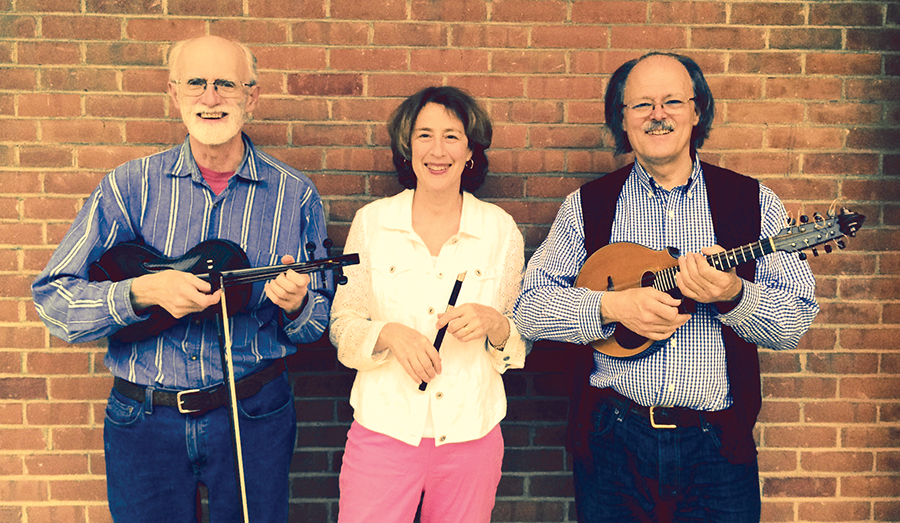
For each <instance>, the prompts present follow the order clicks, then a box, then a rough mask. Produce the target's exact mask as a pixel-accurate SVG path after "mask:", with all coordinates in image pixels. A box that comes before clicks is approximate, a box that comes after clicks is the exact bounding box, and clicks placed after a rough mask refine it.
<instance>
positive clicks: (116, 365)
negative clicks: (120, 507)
mask: <svg viewBox="0 0 900 523" xmlns="http://www.w3.org/2000/svg"><path fill="white" fill-rule="evenodd" d="M243 139H244V151H245V152H244V159H243V161H242V162H241V164H240V166H239V167H238V169H237V171H236V173H235V175H234V176H232V177H231V179H230V180H229V183H228V187H227V188H226V189H225V190H224V191H222V192H221V193H220V194H219V195H216V194H215V193H214V192H213V191H212V190H211V189H210V187H209V185H208V184H207V183H206V181H205V180H204V179H203V176H202V175H201V173H200V169H199V168H198V167H197V164H196V162H195V161H194V159H193V156H192V155H191V149H190V142H189V140H188V139H187V138H186V139H185V141H184V143H183V144H182V145H180V146H178V147H174V148H172V149H170V150H168V151H165V152H162V153H159V154H155V155H152V156H149V157H146V158H140V159H137V160H133V161H130V162H128V163H126V164H124V165H122V166H120V167H118V168H116V169H115V170H114V171H112V172H111V173H109V174H108V175H107V176H106V177H105V178H104V179H103V180H102V181H101V182H100V185H99V186H98V187H97V188H96V189H95V190H94V192H93V193H91V195H90V197H89V198H88V199H87V201H86V202H85V204H84V207H82V209H81V210H80V211H79V213H78V215H77V217H76V218H75V221H74V222H73V224H72V226H71V228H70V229H69V231H68V232H67V233H66V235H65V237H64V238H63V240H62V242H61V243H60V244H59V246H58V247H57V249H56V251H55V252H54V253H53V256H52V257H51V258H50V261H49V263H48V265H47V267H46V268H45V269H44V271H43V272H41V274H40V275H39V276H38V278H37V280H36V281H35V282H34V284H33V286H32V294H33V296H34V303H35V306H36V308H37V311H38V313H39V314H40V316H41V319H43V321H44V323H45V324H46V325H47V327H48V328H49V329H50V332H51V333H52V334H53V335H54V336H57V337H59V338H61V339H63V340H65V341H68V342H82V341H90V340H94V339H98V338H102V337H104V336H109V335H111V334H113V333H114V332H115V331H116V330H118V329H120V328H121V327H123V326H125V325H131V324H134V323H138V322H141V321H143V320H145V319H146V316H145V315H139V314H137V313H135V311H134V309H133V308H132V304H131V299H130V293H131V282H132V281H133V280H132V279H126V280H124V281H121V282H115V283H113V282H109V281H104V282H95V281H88V270H89V267H90V265H91V263H93V262H94V261H96V260H97V259H98V258H99V257H100V255H102V254H103V253H104V252H105V251H107V250H108V249H109V248H110V247H112V246H113V245H115V244H117V243H119V242H123V241H128V240H133V239H137V238H142V239H143V240H144V241H145V242H146V243H147V244H148V245H149V246H150V247H153V248H155V249H156V250H158V251H159V252H161V253H162V254H163V255H164V256H166V257H169V258H175V257H178V256H181V255H183V254H184V253H185V252H187V251H188V250H190V249H191V248H193V247H194V246H196V245H197V244H199V243H200V242H203V241H205V240H208V239H212V238H222V239H228V240H231V241H233V242H235V243H237V244H238V245H240V246H241V248H242V249H243V250H244V252H245V253H246V254H247V257H248V259H249V261H250V266H251V267H263V266H269V265H277V264H279V263H280V260H281V257H282V256H283V255H285V254H290V255H292V256H294V258H296V259H297V260H301V261H302V260H306V259H308V256H307V252H306V250H305V245H306V244H307V242H312V243H313V244H315V245H316V246H317V250H316V253H315V257H316V258H321V257H324V255H325V250H324V248H323V247H322V242H323V240H324V239H325V237H326V230H325V220H324V215H323V211H322V202H321V200H320V198H319V194H318V192H317V191H316V189H315V187H314V186H313V184H312V182H310V180H309V179H308V178H307V177H306V176H304V175H303V174H301V173H299V172H297V171H296V170H294V169H292V168H290V167H288V166H286V165H284V164H283V163H281V162H279V161H278V160H276V159H274V158H272V157H271V156H269V155H268V154H265V153H263V152H262V151H259V150H257V149H256V148H255V147H254V146H253V144H252V143H251V141H250V139H249V138H248V137H247V136H244V137H243ZM311 276H312V281H311V284H310V291H309V301H308V303H307V305H306V306H305V307H304V309H303V311H302V312H301V314H300V316H299V317H297V318H296V319H294V320H291V319H289V318H288V317H287V316H285V315H284V313H283V311H282V310H281V309H280V308H279V307H278V306H276V305H275V304H274V303H272V302H271V301H270V300H269V299H268V298H266V296H265V292H264V290H263V285H264V284H263V283H255V284H253V286H252V292H251V294H250V302H249V304H248V305H247V307H246V309H245V310H244V311H242V312H241V313H239V314H236V315H234V316H233V317H232V318H231V319H230V321H231V328H232V338H233V347H234V364H235V375H236V376H237V377H240V376H242V375H244V374H246V373H247V372H250V371H252V370H254V369H255V368H258V367H260V366H262V365H264V364H265V363H266V360H272V359H276V358H281V357H284V356H286V355H288V354H291V353H293V352H295V351H296V346H295V344H296V343H302V342H311V341H315V340H317V339H318V338H320V337H321V335H322V333H323V332H324V330H325V327H326V326H327V325H328V311H329V307H330V304H331V298H332V296H333V289H332V288H331V283H330V282H326V281H324V280H326V279H325V278H322V277H321V276H319V275H311ZM104 364H105V365H106V366H107V367H108V368H109V369H110V370H111V371H112V373H113V375H115V376H118V377H120V378H123V379H126V380H128V381H131V382H134V383H138V384H141V385H153V386H157V387H163V388H169V389H190V388H199V387H206V386H209V385H212V384H215V383H218V382H221V381H222V369H221V362H220V356H219V345H218V335H217V328H216V324H215V320H213V319H210V320H205V321H192V320H189V319H183V320H182V321H180V322H179V323H178V324H177V325H176V326H174V327H172V328H170V329H168V330H166V331H164V332H162V333H161V334H159V335H157V336H152V337H150V338H147V339H144V340H141V341H136V342H131V343H123V342H119V341H115V340H110V341H109V347H108V350H107V354H106V357H105V359H104Z"/></svg>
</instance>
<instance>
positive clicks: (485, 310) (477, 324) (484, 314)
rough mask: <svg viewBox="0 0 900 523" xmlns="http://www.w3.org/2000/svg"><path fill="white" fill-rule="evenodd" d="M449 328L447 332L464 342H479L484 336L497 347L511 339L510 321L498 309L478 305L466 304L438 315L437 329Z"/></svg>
mask: <svg viewBox="0 0 900 523" xmlns="http://www.w3.org/2000/svg"><path fill="white" fill-rule="evenodd" d="M444 325H446V326H447V332H448V333H450V334H452V335H453V337H454V338H456V339H458V340H459V341H462V342H467V341H472V340H477V339H479V338H481V337H483V336H487V337H488V341H490V342H491V345H494V346H495V347H497V346H501V345H503V344H504V343H505V342H506V339H507V338H509V320H507V319H506V316H504V315H502V314H500V311H498V310H497V309H495V308H493V307H490V306H487V305H481V304H478V303H464V304H462V305H460V306H458V307H451V308H450V310H448V311H447V312H445V313H443V314H438V322H437V328H438V329H440V328H441V327H443V326H444Z"/></svg>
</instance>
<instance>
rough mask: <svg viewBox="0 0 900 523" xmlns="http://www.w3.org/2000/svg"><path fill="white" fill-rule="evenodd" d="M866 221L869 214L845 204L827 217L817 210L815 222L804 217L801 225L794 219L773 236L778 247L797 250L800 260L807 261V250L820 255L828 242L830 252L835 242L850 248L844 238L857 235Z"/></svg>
mask: <svg viewBox="0 0 900 523" xmlns="http://www.w3.org/2000/svg"><path fill="white" fill-rule="evenodd" d="M865 221H866V217H865V216H863V215H862V214H858V213H855V212H853V211H850V210H849V209H847V208H846V207H842V208H841V212H840V213H839V214H835V213H834V212H833V211H829V212H828V214H827V215H826V216H822V215H821V214H819V213H815V214H813V219H812V221H810V220H809V217H807V216H801V217H800V224H799V225H798V224H797V223H796V221H792V222H791V224H790V226H789V227H785V228H784V229H782V230H781V232H780V233H779V234H778V236H775V237H774V238H772V243H773V245H774V248H775V250H778V251H785V252H797V253H799V257H800V259H801V260H805V259H806V257H807V256H806V253H805V252H803V251H805V250H807V249H811V250H812V253H813V256H818V255H819V252H818V250H817V247H818V246H819V245H824V247H823V249H824V251H825V252H826V253H830V252H831V251H832V250H833V249H832V247H831V243H834V244H835V245H837V246H838V248H839V249H843V248H844V247H846V243H845V242H844V240H843V238H844V237H845V236H856V233H857V231H859V229H860V228H861V227H862V225H863V223H865Z"/></svg>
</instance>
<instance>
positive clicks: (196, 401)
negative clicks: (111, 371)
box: [113, 359, 287, 415]
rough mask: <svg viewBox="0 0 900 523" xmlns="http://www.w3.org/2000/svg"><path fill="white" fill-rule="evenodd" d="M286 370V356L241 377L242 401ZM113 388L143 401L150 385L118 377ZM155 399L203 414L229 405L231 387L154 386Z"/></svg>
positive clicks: (237, 386)
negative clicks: (169, 388) (174, 389)
mask: <svg viewBox="0 0 900 523" xmlns="http://www.w3.org/2000/svg"><path fill="white" fill-rule="evenodd" d="M285 370H287V365H285V363H284V360H283V359H280V360H277V361H276V362H275V363H273V364H271V365H269V366H268V367H266V368H264V369H262V370H259V371H257V372H254V373H253V374H250V375H248V376H244V377H243V378H241V379H239V380H237V381H236V382H235V384H234V388H235V390H236V392H237V399H239V400H242V399H245V398H249V397H251V396H253V395H255V394H256V393H258V392H259V391H260V390H261V389H262V387H263V385H265V384H266V383H269V382H270V381H272V380H274V379H275V378H277V377H278V376H281V374H282V373H283V372H284V371H285ZM113 388H114V389H116V390H117V391H118V392H119V394H121V395H123V396H125V397H126V398H131V399H133V400H134V401H140V402H142V403H143V402H144V401H145V399H146V391H147V387H145V386H143V385H138V384H136V383H131V382H130V381H126V380H123V379H122V378H116V379H115V381H114V382H113ZM152 402H153V405H159V406H163V407H175V408H177V409H178V412H180V413H182V414H194V415H200V414H203V413H204V412H206V411H209V410H213V409H217V408H219V407H222V406H225V405H227V404H228V388H227V387H226V386H225V384H224V383H220V384H218V385H214V386H212V387H208V388H205V389H191V390H179V391H171V390H160V389H153V398H152Z"/></svg>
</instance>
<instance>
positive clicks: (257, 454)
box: [32, 36, 333, 523]
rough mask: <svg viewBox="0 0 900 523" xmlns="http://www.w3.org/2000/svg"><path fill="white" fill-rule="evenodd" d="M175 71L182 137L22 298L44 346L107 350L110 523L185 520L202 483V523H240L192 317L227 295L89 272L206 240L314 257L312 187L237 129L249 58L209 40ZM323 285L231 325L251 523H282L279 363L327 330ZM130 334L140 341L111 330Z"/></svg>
mask: <svg viewBox="0 0 900 523" xmlns="http://www.w3.org/2000/svg"><path fill="white" fill-rule="evenodd" d="M169 68H170V69H169V84H168V93H169V96H170V97H171V99H172V101H173V103H174V104H175V106H176V107H178V108H179V110H180V112H181V118H182V120H183V121H184V123H185V125H186V126H187V129H188V132H189V134H188V136H187V138H186V139H185V141H184V142H183V143H182V144H181V145H178V146H176V147H174V148H172V149H169V150H168V151H165V152H162V153H159V154H155V155H152V156H148V157H145V158H140V159H136V160H132V161H130V162H128V163H125V164H124V165H121V166H119V167H117V168H116V169H114V170H113V171H112V172H110V173H109V174H108V175H107V176H106V177H105V178H104V179H103V180H102V181H101V182H100V185H99V186H98V187H97V188H96V189H95V190H94V192H93V193H92V194H91V195H90V197H89V198H88V199H87V201H86V202H85V204H84V207H83V208H82V209H81V211H80V212H79V213H78V215H77V217H76V218H75V221H74V223H73V224H72V226H71V228H70V229H69V231H68V233H67V234H66V235H65V237H64V238H63V240H62V241H61V242H60V244H59V246H58V247H57V249H56V251H55V252H54V254H53V256H52V257H51V259H50V261H49V263H48V264H47V267H46V268H45V269H44V271H43V272H41V274H40V275H39V276H38V278H37V279H36V280H35V282H34V284H33V286H32V294H33V296H34V302H35V306H36V308H37V310H38V313H39V314H40V316H41V318H42V319H43V320H44V323H45V324H46V325H47V327H48V328H49V330H50V332H51V333H52V334H53V335H54V336H57V337H59V338H61V339H62V340H64V341H67V342H70V343H72V342H83V341H90V340H95V339H98V338H103V337H109V343H108V349H107V353H106V356H105V359H104V364H105V365H106V366H107V367H108V368H109V369H110V370H111V372H112V374H113V376H114V377H115V380H114V386H113V390H112V391H111V393H110V397H109V402H108V404H107V409H106V419H105V424H104V450H105V453H106V474H107V487H108V488H107V494H108V498H109V507H110V512H111V513H112V516H113V520H114V521H116V522H128V523H141V522H151V521H153V522H157V521H192V520H193V519H192V518H195V517H196V516H195V514H196V507H197V492H198V486H199V485H200V484H203V485H205V486H206V487H207V489H208V492H209V513H210V519H211V520H212V521H240V520H241V517H242V516H241V512H242V511H243V506H242V496H241V495H240V491H239V489H238V484H237V481H238V480H237V478H236V474H235V465H234V464H235V462H234V458H233V452H232V439H231V438H232V432H231V429H230V424H229V415H230V414H229V412H228V407H227V398H228V395H227V391H226V390H225V387H224V386H223V376H224V374H223V369H222V364H221V359H220V356H219V343H218V334H217V326H216V322H215V319H214V318H210V317H208V316H201V315H197V314H193V313H198V312H201V311H204V310H206V309H208V308H210V307H213V306H218V302H219V300H220V297H221V291H220V290H216V291H213V288H212V287H211V285H210V283H209V282H208V281H206V280H204V279H201V278H199V277H197V276H195V275H194V274H192V273H190V272H182V271H179V270H162V271H156V272H149V271H144V272H141V271H135V272H137V273H135V274H133V275H130V276H129V277H127V278H125V279H120V280H119V281H95V280H98V279H101V278H96V277H93V273H92V272H91V266H92V264H94V263H95V262H97V261H98V260H99V259H100V257H101V255H103V254H104V253H105V252H106V251H107V250H109V249H110V248H111V247H113V246H116V245H117V244H120V243H122V242H131V241H138V242H141V243H143V244H145V246H146V247H149V248H150V249H152V250H155V251H158V253H159V259H160V260H163V261H168V260H170V259H176V258H179V257H181V256H183V255H185V253H187V252H188V251H190V250H191V249H192V248H195V247H198V246H199V249H200V250H201V251H202V250H203V249H204V248H205V247H206V246H208V245H211V242H210V241H209V240H214V239H224V240H230V241H232V242H234V243H236V244H237V245H239V246H240V248H241V250H242V251H243V252H244V253H245V254H246V256H247V262H245V263H249V266H251V267H265V266H271V265H278V264H279V263H284V264H288V263H293V262H294V261H295V259H297V260H304V259H308V258H309V257H311V256H316V257H322V255H323V254H324V252H325V250H324V247H323V246H322V244H323V241H324V240H325V237H326V229H325V221H324V215H323V212H322V203H321V200H320V198H319V194H318V192H317V191H316V189H315V187H314V186H313V184H312V183H311V182H310V180H309V179H308V178H307V177H306V176H304V175H303V174H301V173H299V172H297V171H296V170H294V169H292V168H291V167H289V166H287V165H285V164H283V163H281V162H279V161H278V160H276V159H274V158H272V157H271V156H269V155H268V154H266V153H264V152H262V151H259V150H257V149H256V148H255V147H254V145H253V143H252V142H251V141H250V138H249V137H247V136H246V135H245V134H243V133H242V132H241V129H242V127H243V125H244V123H245V122H246V121H247V120H248V118H249V116H250V115H251V114H252V113H253V111H254V110H255V109H256V107H257V105H258V103H259V94H260V93H259V91H260V88H259V86H258V85H257V73H256V59H255V58H254V57H253V54H252V53H251V52H250V50H249V49H248V48H247V47H246V46H244V45H242V44H239V43H236V42H232V41H230V40H226V39H223V38H219V37H215V36H204V37H200V38H196V39H193V40H188V41H184V42H179V43H177V44H175V45H174V46H173V47H172V49H171V51H170V53H169ZM310 243H311V244H313V245H315V246H316V248H315V250H314V251H313V252H309V251H307V248H306V247H307V244H310ZM114 252H116V251H114ZM206 256H207V253H205V252H204V253H203V259H206ZM209 256H213V255H212V254H209ZM117 261H120V260H117ZM216 261H217V262H219V261H221V262H223V263H224V262H225V261H226V260H216ZM120 263H122V264H124V265H127V262H125V261H120ZM218 270H221V267H219V268H218ZM113 279H115V278H113ZM323 280H324V278H321V277H318V276H316V277H313V278H312V281H311V279H310V276H308V275H306V274H298V273H296V272H294V271H292V270H286V271H285V272H282V273H281V274H280V275H278V276H277V277H276V278H274V279H272V280H270V281H269V282H267V283H265V284H264V285H263V284H262V283H260V284H254V285H253V286H252V289H251V290H250V291H249V297H248V302H247V305H246V306H244V308H243V309H242V310H241V311H240V312H238V313H236V314H233V315H232V316H231V318H230V327H231V338H232V340H233V352H234V376H235V381H236V390H237V397H238V399H239V401H238V410H239V413H240V434H241V441H242V449H243V463H244V477H245V483H246V493H247V510H248V513H249V519H250V520H251V521H254V522H274V521H278V522H284V521H286V520H287V514H288V471H289V467H290V461H291V456H292V454H293V448H294V440H295V436H296V414H295V411H294V406H293V393H292V390H291V387H290V384H289V382H288V377H287V372H286V366H285V363H284V361H283V359H284V357H285V356H287V355H289V354H291V353H293V352H295V351H296V345H295V344H297V343H308V342H312V341H315V340H317V339H318V338H319V337H321V335H322V333H323V332H324V330H325V326H326V325H328V311H329V308H330V303H331V298H332V296H333V288H331V287H330V283H327V282H325V281H323ZM229 296H230V293H229ZM159 310H165V311H167V312H168V313H169V314H170V315H171V317H172V318H175V319H176V320H177V321H176V322H175V324H174V325H172V326H169V327H167V328H162V329H156V330H153V329H151V327H150V326H149V325H148V324H147V323H146V322H145V320H147V318H148V317H152V314H153V313H154V311H159ZM135 325H139V327H138V331H139V332H140V333H141V336H134V335H129V336H123V335H121V333H120V332H119V331H120V330H122V329H123V328H125V327H134V326H135ZM123 332H124V331H123ZM133 332H134V329H132V333H133ZM135 338H137V339H135Z"/></svg>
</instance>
